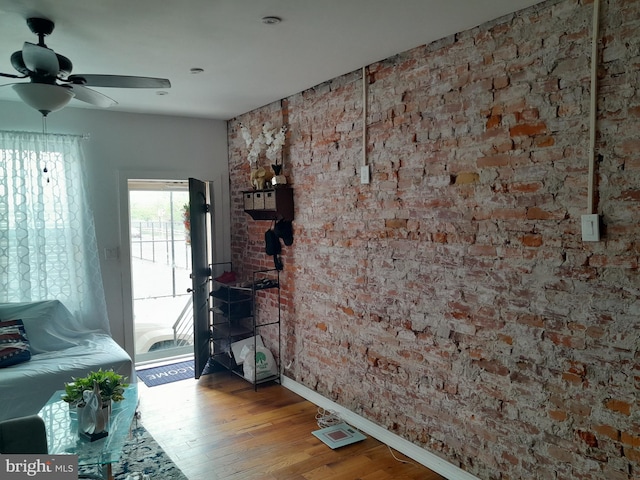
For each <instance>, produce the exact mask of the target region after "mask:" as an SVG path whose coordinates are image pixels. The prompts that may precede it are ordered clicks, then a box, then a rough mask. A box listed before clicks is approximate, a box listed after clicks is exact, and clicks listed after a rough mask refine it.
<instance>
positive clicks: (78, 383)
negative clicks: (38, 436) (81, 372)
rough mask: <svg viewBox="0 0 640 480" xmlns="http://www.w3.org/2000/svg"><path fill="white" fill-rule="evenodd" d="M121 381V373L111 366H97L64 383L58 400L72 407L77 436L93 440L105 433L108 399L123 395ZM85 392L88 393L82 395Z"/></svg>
mask: <svg viewBox="0 0 640 480" xmlns="http://www.w3.org/2000/svg"><path fill="white" fill-rule="evenodd" d="M125 381H126V378H125V377H124V376H123V375H120V374H119V373H116V372H114V371H113V370H102V369H100V370H98V371H97V372H90V373H89V374H88V375H87V376H86V377H81V378H73V382H70V383H65V385H64V389H65V393H64V395H62V400H64V401H65V402H67V403H69V405H70V406H72V407H75V408H76V411H77V421H78V433H79V434H80V435H81V436H83V437H85V438H87V439H88V440H90V441H92V442H93V441H94V440H98V439H100V438H104V437H105V436H107V435H108V433H107V426H108V423H109V417H110V416H111V402H119V401H121V400H123V399H124V389H125V388H126V387H127V386H128V385H127V384H126V383H125ZM85 392H90V394H89V395H85ZM87 401H88V403H87Z"/></svg>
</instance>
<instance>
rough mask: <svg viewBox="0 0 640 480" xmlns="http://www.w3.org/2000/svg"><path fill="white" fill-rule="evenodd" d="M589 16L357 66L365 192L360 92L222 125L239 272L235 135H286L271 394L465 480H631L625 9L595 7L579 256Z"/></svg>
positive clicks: (251, 252)
mask: <svg viewBox="0 0 640 480" xmlns="http://www.w3.org/2000/svg"><path fill="white" fill-rule="evenodd" d="M592 6H593V4H592V3H591V2H588V1H577V0H565V1H555V0H554V1H550V2H547V3H543V4H541V5H539V6H536V7H532V8H530V9H527V10H525V11H523V12H519V13H517V14H514V15H511V16H508V17H505V18H501V19H498V20H496V21H494V22H491V23H489V24H485V25H482V26H480V27H478V28H474V29H472V30H469V31H466V32H462V33H460V34H457V35H454V36H451V37H447V38H445V39H442V40H441V41H438V42H435V43H433V44H430V45H427V46H424V47H420V48H416V49H413V50H411V51H408V52H404V53H402V54H399V55H397V56H395V57H393V58H389V59H387V60H385V61H383V62H379V63H376V64H374V65H371V66H369V69H368V74H367V81H368V84H369V115H368V118H367V123H368V125H369V142H368V145H367V150H368V157H369V161H370V163H371V171H372V175H371V177H372V179H371V184H370V185H360V183H359V176H358V171H359V165H360V162H361V153H362V150H361V149H362V138H361V130H362V117H361V115H362V90H361V86H362V83H361V72H353V73H350V74H347V75H344V76H342V77H339V78H336V79H334V80H332V81H329V82H326V83H324V84H322V85H319V86H317V87H315V88H313V89H310V90H307V91H305V92H302V93H300V94H298V95H294V96H292V97H290V98H288V99H286V101H284V102H282V103H281V102H277V103H275V104H272V105H269V106H266V107H264V108H261V109H259V110H257V111H254V112H250V113H248V114H246V115H243V116H242V117H241V118H238V119H234V120H232V121H230V122H229V152H230V171H231V185H232V205H233V212H232V235H233V238H232V245H233V252H234V258H233V260H234V262H235V264H236V265H238V267H239V268H240V269H244V270H245V271H249V270H250V269H251V268H256V267H261V266H264V265H270V264H271V263H270V262H271V259H270V258H269V257H267V256H266V255H265V254H264V253H263V234H264V231H265V230H266V228H268V226H269V222H255V221H253V220H251V219H250V218H249V217H248V216H247V215H246V214H244V213H243V212H242V195H241V190H242V189H246V188H248V186H249V181H248V178H249V168H248V163H247V161H246V160H245V158H246V153H247V152H246V148H245V146H244V142H243V141H242V138H241V136H240V134H239V128H238V123H239V122H240V121H242V122H243V123H244V124H246V125H249V126H251V128H253V129H254V131H256V132H257V130H258V129H259V128H260V126H261V125H262V123H263V122H265V121H270V122H271V123H273V124H274V125H276V126H279V125H280V124H282V123H283V121H284V122H285V123H287V124H288V125H289V126H290V132H289V137H288V145H287V150H286V152H285V173H286V175H287V176H288V179H289V182H290V183H291V184H292V185H293V186H294V188H295V204H296V211H295V215H296V218H295V222H294V226H295V241H294V244H293V245H292V246H291V247H285V248H284V250H285V253H284V263H285V271H284V278H283V282H284V284H285V288H284V291H283V299H284V304H285V309H284V315H283V322H284V328H283V332H284V333H283V335H284V337H283V342H284V348H283V364H284V365H285V366H286V367H287V369H286V370H285V372H286V375H288V376H290V377H291V378H293V379H295V380H297V381H299V382H301V383H303V384H305V385H306V386H308V387H310V388H312V389H315V390H317V391H318V392H319V393H321V394H323V395H325V396H326V397H329V398H331V399H333V400H335V401H336V402H338V403H340V404H341V405H344V406H346V407H348V408H350V409H351V410H353V411H355V412H358V413H360V414H361V415H363V416H365V417H367V418H369V419H371V420H373V421H375V422H377V423H379V424H381V425H383V426H385V427H386V428H388V429H389V430H391V431H393V432H395V433H397V434H398V435H400V436H402V437H404V438H407V439H408V440H410V441H412V442H414V443H416V444H418V445H421V446H423V447H424V448H426V449H428V450H430V451H432V452H435V453H438V454H440V455H442V456H443V457H444V458H446V459H447V460H448V461H450V462H452V463H454V464H456V465H459V466H461V468H463V469H465V470H467V471H469V472H471V473H473V474H475V475H477V476H479V477H480V478H483V479H485V478H486V479H516V478H527V479H528V478H545V479H546V478H554V479H555V478H558V479H560V478H562V479H569V478H577V479H603V478H607V479H630V478H640V403H639V400H638V388H639V387H640V360H639V358H640V354H639V353H638V338H639V333H640V300H639V292H640V275H639V274H638V262H639V255H640V244H639V243H638V238H640V225H639V223H638V219H639V218H640V217H639V214H640V135H639V133H638V132H640V94H639V92H638V85H639V84H640V82H639V80H640V78H639V77H640V74H639V69H640V68H639V67H640V20H639V19H640V1H637V0H636V1H630V0H610V1H604V2H603V5H602V14H603V18H602V25H601V28H602V32H601V45H600V51H601V56H602V60H603V62H602V64H601V67H600V68H599V77H600V89H599V97H598V106H599V118H598V140H597V151H598V153H599V154H601V155H602V158H601V160H600V161H599V162H598V163H597V166H596V167H597V182H596V183H597V198H596V200H597V211H598V213H600V214H601V215H602V217H603V221H604V224H605V231H604V237H603V241H601V242H598V243H583V242H582V241H581V236H580V215H581V214H583V213H586V209H587V170H588V162H587V148H588V124H589V122H588V113H589V89H590V84H589V60H590V52H591V50H590V48H591V44H590V29H591V14H592ZM265 302H267V300H265ZM263 312H265V313H264V314H266V315H270V314H272V313H273V304H272V303H269V304H265V305H264V309H263Z"/></svg>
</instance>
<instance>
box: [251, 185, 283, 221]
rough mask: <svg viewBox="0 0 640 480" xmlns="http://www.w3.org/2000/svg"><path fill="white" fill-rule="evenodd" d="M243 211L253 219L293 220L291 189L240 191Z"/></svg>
mask: <svg viewBox="0 0 640 480" xmlns="http://www.w3.org/2000/svg"><path fill="white" fill-rule="evenodd" d="M242 195H243V197H244V211H245V212H247V213H248V214H249V215H251V218H253V219H254V220H293V189H292V188H291V187H277V188H266V189H264V190H247V191H244V192H242Z"/></svg>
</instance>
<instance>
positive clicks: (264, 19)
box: [262, 17, 282, 25]
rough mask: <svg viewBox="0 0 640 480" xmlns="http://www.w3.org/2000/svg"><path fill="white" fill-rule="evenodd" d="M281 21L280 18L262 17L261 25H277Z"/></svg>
mask: <svg viewBox="0 0 640 480" xmlns="http://www.w3.org/2000/svg"><path fill="white" fill-rule="evenodd" d="M281 21H282V19H281V18H280V17H262V23H264V24H265V25H277V24H278V23H280V22H281Z"/></svg>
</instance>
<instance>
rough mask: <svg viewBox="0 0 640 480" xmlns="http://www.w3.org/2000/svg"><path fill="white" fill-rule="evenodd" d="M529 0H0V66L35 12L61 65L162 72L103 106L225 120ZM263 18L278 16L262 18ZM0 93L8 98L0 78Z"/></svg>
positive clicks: (531, 0) (5, 68) (3, 68)
mask: <svg viewBox="0 0 640 480" xmlns="http://www.w3.org/2000/svg"><path fill="white" fill-rule="evenodd" d="M539 1H540V0H393V1H392V0H182V1H177V0H175V1H168V0H0V72H3V73H16V72H15V71H14V70H13V67H12V66H11V63H10V61H9V57H10V56H11V53H13V52H14V51H16V50H20V49H21V48H22V44H23V42H25V41H29V42H32V43H37V37H36V36H35V35H34V34H32V33H31V31H30V30H29V28H28V27H27V24H26V21H25V19H26V18H27V17H45V18H49V19H50V20H53V21H54V22H55V24H56V28H55V30H54V32H53V34H52V35H50V36H49V37H47V38H46V40H45V42H46V44H47V46H48V47H49V48H51V49H53V50H54V51H56V52H57V53H59V54H61V55H64V56H66V57H68V58H69V59H70V60H71V61H72V62H73V65H74V69H73V73H76V74H77V73H86V74H88V73H100V74H118V75H141V76H150V77H164V78H168V79H169V80H171V83H172V87H171V89H169V90H168V95H164V96H159V95H157V94H156V91H155V90H140V89H135V90H134V89H107V88H102V89H98V88H96V90H98V91H100V92H101V93H104V94H105V95H108V96H110V97H111V98H113V99H115V100H116V101H117V102H118V105H116V106H114V107H111V109H112V110H119V111H127V112H143V113H154V114H168V115H183V116H191V117H205V118H213V119H222V120H226V119H229V118H233V117H234V116H237V115H239V114H242V113H245V112H248V111H251V110H253V109H255V108H258V107H261V106H263V105H267V104H269V103H271V102H273V101H276V100H279V99H281V98H285V97H287V96H290V95H293V94H295V93H298V92H301V91H303V90H305V89H307V88H310V87H313V86H315V85H318V84H319V83H322V82H324V81H326V80H329V79H331V78H335V77H337V76H340V75H342V74H345V73H348V72H351V71H354V70H358V69H360V68H362V67H363V66H365V65H369V64H371V63H374V62H376V61H379V60H382V59H384V58H387V57H389V56H392V55H394V54H396V53H400V52H403V51H406V50H409V49H411V48H413V47H417V46H419V45H424V44H427V43H430V42H431V41H433V40H437V39H439V38H442V37H445V36H447V35H449V34H452V33H455V32H460V31H463V30H466V29H468V28H471V27H474V26H476V25H480V24H481V23H484V22H485V21H488V20H491V19H494V18H497V17H500V16H502V15H505V14H507V13H511V12H513V11H516V10H519V9H522V8H525V7H527V6H530V5H533V4H535V3H539ZM269 15H273V16H278V17H281V18H282V22H281V23H280V24H278V25H265V24H263V23H262V21H261V19H262V17H265V16H269ZM192 67H200V68H203V69H204V70H205V72H204V73H202V74H200V75H193V74H190V73H189V70H190V69H191V68H192ZM11 81H12V80H11V79H5V78H2V77H0V84H4V83H10V82H11ZM19 81H22V82H24V81H25V80H19ZM0 100H12V101H19V99H18V97H17V95H16V93H15V92H14V91H13V89H12V88H10V87H7V86H5V87H2V88H0ZM69 106H76V107H79V106H84V107H88V108H94V107H91V106H89V105H87V104H84V103H82V102H79V101H77V100H72V101H71V103H70V104H69ZM1 114H2V112H1V111H0V115H1Z"/></svg>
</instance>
